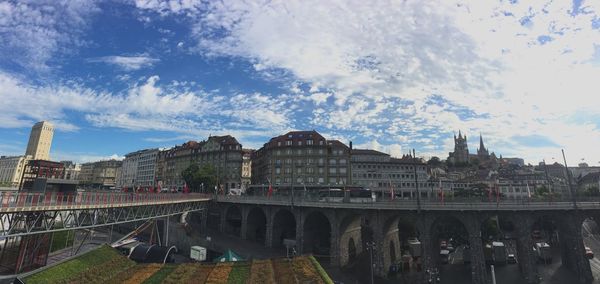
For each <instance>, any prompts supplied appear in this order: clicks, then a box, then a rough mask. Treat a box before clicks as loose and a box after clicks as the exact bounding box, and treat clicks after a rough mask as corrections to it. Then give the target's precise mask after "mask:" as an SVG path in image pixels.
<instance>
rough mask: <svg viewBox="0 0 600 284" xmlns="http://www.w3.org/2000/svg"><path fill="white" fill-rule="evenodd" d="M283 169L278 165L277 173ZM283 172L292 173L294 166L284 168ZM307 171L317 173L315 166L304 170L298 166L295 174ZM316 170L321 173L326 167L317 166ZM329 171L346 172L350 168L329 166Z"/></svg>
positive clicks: (333, 172) (332, 172)
mask: <svg viewBox="0 0 600 284" xmlns="http://www.w3.org/2000/svg"><path fill="white" fill-rule="evenodd" d="M281 172H282V170H281V168H279V167H277V168H275V174H277V175H279V174H281ZM283 172H284V173H286V174H291V173H292V168H289V167H286V168H284V169H283ZM303 172H304V173H307V174H312V173H315V168H306V169H304V171H303V170H302V168H297V169H295V170H294V174H302V173H303ZM316 172H317V173H319V174H323V173H324V172H325V168H322V167H320V168H317V169H316ZM328 172H329V173H330V174H338V173H339V174H346V173H347V172H348V170H347V169H346V168H333V167H331V168H329V170H328Z"/></svg>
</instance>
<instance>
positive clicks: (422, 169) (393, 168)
mask: <svg viewBox="0 0 600 284" xmlns="http://www.w3.org/2000/svg"><path fill="white" fill-rule="evenodd" d="M356 168H357V169H390V170H410V171H412V170H414V168H413V166H392V165H360V164H358V165H356ZM417 170H420V171H424V170H425V167H424V166H420V167H418V168H417Z"/></svg>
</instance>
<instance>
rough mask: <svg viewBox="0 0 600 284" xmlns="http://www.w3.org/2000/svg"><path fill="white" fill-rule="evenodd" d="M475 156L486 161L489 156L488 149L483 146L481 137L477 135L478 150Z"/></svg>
mask: <svg viewBox="0 0 600 284" xmlns="http://www.w3.org/2000/svg"><path fill="white" fill-rule="evenodd" d="M477 156H478V157H479V159H480V160H481V159H487V158H489V156H490V153H489V151H488V149H486V148H485V145H483V137H482V136H481V134H479V149H477Z"/></svg>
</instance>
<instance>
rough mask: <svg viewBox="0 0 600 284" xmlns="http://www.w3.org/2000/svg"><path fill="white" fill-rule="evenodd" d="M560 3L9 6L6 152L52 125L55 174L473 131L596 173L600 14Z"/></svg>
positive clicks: (515, 153) (407, 144)
mask: <svg viewBox="0 0 600 284" xmlns="http://www.w3.org/2000/svg"><path fill="white" fill-rule="evenodd" d="M546 2H548V1H540V2H535V3H534V2H527V3H522V2H518V1H508V2H505V1H499V2H496V3H469V2H468V1H465V2H462V1H459V2H456V3H452V4H449V3H433V2H431V3H419V2H417V1H406V2H403V3H395V2H376V3H372V4H369V5H364V3H347V6H345V7H341V6H339V5H340V4H337V5H334V4H329V3H318V4H314V5H310V4H305V5H304V4H303V5H300V4H299V3H296V2H285V3H263V4H260V5H253V4H252V3H238V2H237V1H234V2H224V3H221V4H212V3H198V4H196V3H194V2H189V3H188V2H179V1H136V2H127V1H124V2H119V1H112V2H104V1H98V2H86V1H83V2H76V3H73V2H68V3H55V2H50V1H49V2H46V3H44V2H26V1H22V2H16V1H8V2H3V3H0V18H3V19H7V20H5V21H2V20H0V28H1V29H0V34H2V36H3V37H4V38H5V39H6V40H5V41H3V42H0V51H1V52H0V58H2V60H0V100H2V101H3V104H2V105H0V120H1V121H2V122H3V123H2V124H0V154H1V155H23V154H24V153H25V148H26V147H27V137H28V135H29V129H30V128H31V126H32V125H33V124H34V123H35V122H37V121H40V120H48V121H50V122H52V123H53V124H54V126H55V135H54V140H53V145H52V151H51V156H52V157H53V159H54V160H75V161H79V162H83V161H85V162H87V161H94V160H100V159H103V158H109V157H111V156H113V157H122V156H124V155H125V154H126V153H130V152H134V151H137V150H140V149H147V148H157V147H172V146H175V145H179V144H182V143H184V142H186V141H188V140H203V139H206V138H207V137H208V136H209V135H226V134H230V135H232V136H235V137H236V138H237V139H238V140H239V141H240V143H241V144H243V145H244V147H245V148H260V147H261V146H262V145H263V144H264V143H266V142H267V141H268V139H269V138H271V137H274V136H277V135H280V134H282V133H286V132H288V131H290V130H311V129H315V130H316V131H318V132H319V133H322V134H323V135H324V136H327V137H331V138H332V139H338V140H340V141H342V142H344V143H348V142H349V141H353V143H354V145H355V147H356V148H371V149H376V150H381V151H383V152H386V153H390V154H392V155H394V156H401V155H402V154H403V153H407V152H408V150H409V149H412V148H415V149H416V150H417V154H418V155H419V156H433V155H435V156H438V157H440V158H441V159H445V158H447V156H448V152H451V151H452V150H453V145H454V141H453V139H452V137H453V134H454V133H458V131H459V130H461V131H462V132H463V133H464V134H466V135H468V137H469V138H470V139H469V142H470V143H469V150H470V151H471V152H473V153H474V152H475V150H476V149H477V139H475V138H478V136H479V134H480V133H481V134H482V135H483V137H484V139H485V143H486V146H487V147H488V148H489V149H490V151H494V152H495V153H496V154H498V155H499V154H502V155H503V156H504V157H522V158H524V159H525V160H526V162H530V163H532V164H534V163H537V162H539V161H541V160H542V159H546V161H548V162H551V161H552V158H553V157H554V158H555V161H558V162H561V161H562V156H561V153H560V149H561V148H564V149H565V151H566V154H567V160H568V163H569V165H570V166H576V165H577V163H578V162H581V159H582V158H585V162H587V163H588V164H589V165H590V166H595V165H598V163H599V162H600V150H599V149H598V148H597V147H595V143H594V142H597V141H600V112H599V111H598V109H600V105H599V104H600V100H595V99H594V91H595V90H598V89H599V88H598V87H600V85H599V84H600V83H599V82H598V81H597V80H595V79H594V78H596V77H598V75H600V52H599V49H598V47H597V46H600V30H599V28H600V18H599V17H598V14H599V12H600V6H599V5H598V4H597V3H594V2H591V1H573V2H570V3H567V2H563V3H550V2H548V3H546ZM316 6H319V9H314V8H311V7H316ZM450 43H451V44H450Z"/></svg>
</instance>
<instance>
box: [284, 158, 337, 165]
mask: <svg viewBox="0 0 600 284" xmlns="http://www.w3.org/2000/svg"><path fill="white" fill-rule="evenodd" d="M293 161H294V163H295V164H296V165H298V166H303V165H314V164H315V162H316V164H318V165H323V164H324V163H325V159H324V158H318V159H311V158H309V159H306V160H303V159H298V160H293ZM283 162H285V164H287V165H289V164H291V163H292V159H285V160H283ZM281 163H282V160H279V159H278V160H275V165H281ZM338 163H339V164H340V165H346V164H347V163H348V160H346V159H339V160H337V159H329V164H330V165H336V164H338Z"/></svg>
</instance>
